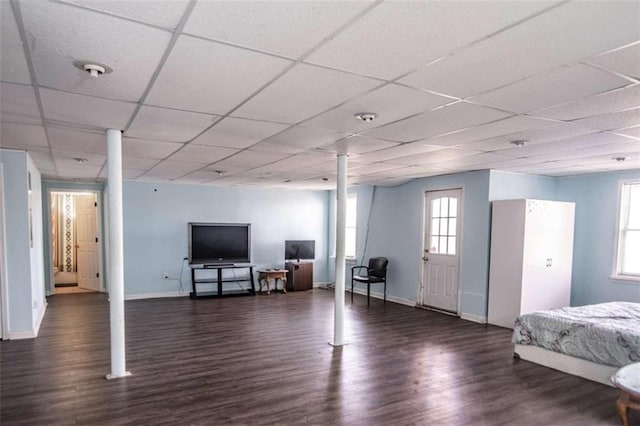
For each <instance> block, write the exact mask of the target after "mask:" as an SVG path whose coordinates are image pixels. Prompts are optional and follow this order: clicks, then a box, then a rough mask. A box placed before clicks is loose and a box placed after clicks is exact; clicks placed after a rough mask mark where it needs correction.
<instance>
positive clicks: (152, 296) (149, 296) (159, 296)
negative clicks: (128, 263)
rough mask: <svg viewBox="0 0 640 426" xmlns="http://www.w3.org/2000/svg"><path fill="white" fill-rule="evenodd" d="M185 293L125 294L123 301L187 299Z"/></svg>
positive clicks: (186, 293) (187, 294) (187, 293)
mask: <svg viewBox="0 0 640 426" xmlns="http://www.w3.org/2000/svg"><path fill="white" fill-rule="evenodd" d="M187 296H189V292H187V291H166V292H164V293H140V294H125V295H124V300H142V299H162V298H165V297H187Z"/></svg>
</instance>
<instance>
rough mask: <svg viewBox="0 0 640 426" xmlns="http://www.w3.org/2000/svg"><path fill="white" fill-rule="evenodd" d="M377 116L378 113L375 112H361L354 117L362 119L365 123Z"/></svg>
mask: <svg viewBox="0 0 640 426" xmlns="http://www.w3.org/2000/svg"><path fill="white" fill-rule="evenodd" d="M377 116H378V114H376V113H375V112H361V113H358V114H356V118H357V119H358V120H362V121H364V122H365V123H371V122H372V121H373V119H374V118H376V117H377Z"/></svg>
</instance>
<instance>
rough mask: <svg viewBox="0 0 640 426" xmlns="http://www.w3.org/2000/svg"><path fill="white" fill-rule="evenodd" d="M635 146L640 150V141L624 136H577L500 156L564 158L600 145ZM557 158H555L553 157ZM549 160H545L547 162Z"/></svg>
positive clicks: (527, 147)
mask: <svg viewBox="0 0 640 426" xmlns="http://www.w3.org/2000/svg"><path fill="white" fill-rule="evenodd" d="M630 142H631V143H632V144H635V145H636V146H637V147H638V148H639V149H640V141H635V140H632V139H629V138H626V137H624V136H618V135H614V134H611V133H605V132H602V133H593V134H590V135H582V136H576V137H573V138H569V139H562V140H556V141H554V142H548V143H537V144H530V145H525V146H523V147H512V148H510V149H505V150H502V151H500V155H503V156H506V157H516V158H517V157H534V156H541V155H560V156H564V155H565V154H560V153H566V152H568V151H575V150H583V151H587V150H588V149H590V148H591V147H595V146H600V145H609V146H610V145H620V146H622V145H625V144H629V143H630ZM553 158H555V157H553ZM546 159H548V158H545V160H546Z"/></svg>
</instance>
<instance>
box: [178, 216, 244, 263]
mask: <svg viewBox="0 0 640 426" xmlns="http://www.w3.org/2000/svg"><path fill="white" fill-rule="evenodd" d="M189 263H190V264H196V265H210V264H216V265H219V264H235V263H251V224H249V223H189Z"/></svg>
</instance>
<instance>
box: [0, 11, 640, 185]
mask: <svg viewBox="0 0 640 426" xmlns="http://www.w3.org/2000/svg"><path fill="white" fill-rule="evenodd" d="M0 7H1V11H0V12H1V16H0V17H1V36H2V37H1V38H2V46H1V52H0V53H1V57H2V61H0V80H1V83H0V101H1V105H2V110H1V116H0V132H1V134H0V147H2V148H8V149H19V150H26V151H29V152H30V154H31V156H32V157H33V159H34V161H35V162H36V165H37V166H38V168H39V169H40V170H41V172H42V174H43V176H44V177H46V178H51V179H62V180H80V181H101V180H104V178H105V176H106V137H105V131H106V129H107V128H116V129H121V130H122V131H123V132H124V138H123V157H124V158H123V167H124V170H123V172H124V176H125V177H126V178H127V179H134V180H150V181H169V182H183V183H196V184H211V185H225V186H260V187H274V188H295V189H298V188H309V189H327V188H332V187H334V185H335V168H336V167H335V157H336V154H338V153H343V154H348V155H349V183H350V184H351V185H362V184H377V185H397V184H399V183H402V182H406V181H408V180H410V179H414V178H419V177H424V176H435V175H440V174H448V173H456V172H464V171H470V170H480V169H489V168H490V169H496V170H505V171H513V172H524V173H533V174H540V175H547V176H566V175H576V174H585V173H593V172H602V171H615V170H626V169H638V168H640V3H639V2H635V1H615V0H613V1H596V2H584V1H576V2H568V1H535V2H534V1H521V2H517V1H513V2H504V1H477V2H455V1H451V2H441V1H428V2H417V1H411V2H409V1H406V2H403V1H389V2H371V1H357V2H356V1H344V2H339V1H335V2H314V1H308V2H307V1H305V2H300V1H292V2H284V1H277V2H268V1H267V2H253V1H246V2H244V1H235V2H223V1H208V0H198V1H187V0H175V1H170V0H155V1H145V0H138V1H124V0H122V1H118V0H113V1H106V0H73V1H71V0H69V1H63V0H57V1H38V2H36V1H19V0H18V1H16V0H12V1H0ZM74 61H95V62H98V63H103V64H106V65H108V66H109V67H111V68H113V72H112V73H110V74H106V75H103V76H101V77H100V78H97V79H94V78H90V77H89V76H88V74H86V73H85V72H83V71H81V70H80V69H78V68H76V67H75V66H74ZM362 112H373V113H376V114H377V118H376V119H375V120H374V121H373V122H371V123H365V122H363V121H360V120H357V119H356V118H355V117H354V116H355V114H357V113H362ZM514 140H525V141H527V143H526V144H525V145H524V146H522V147H518V146H516V145H514V144H511V143H510V142H511V141H514ZM615 157H625V158H626V160H625V161H615V160H614V159H613V158H615ZM75 158H83V159H86V161H84V162H82V163H79V162H77V161H75V160H74V159H75Z"/></svg>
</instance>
